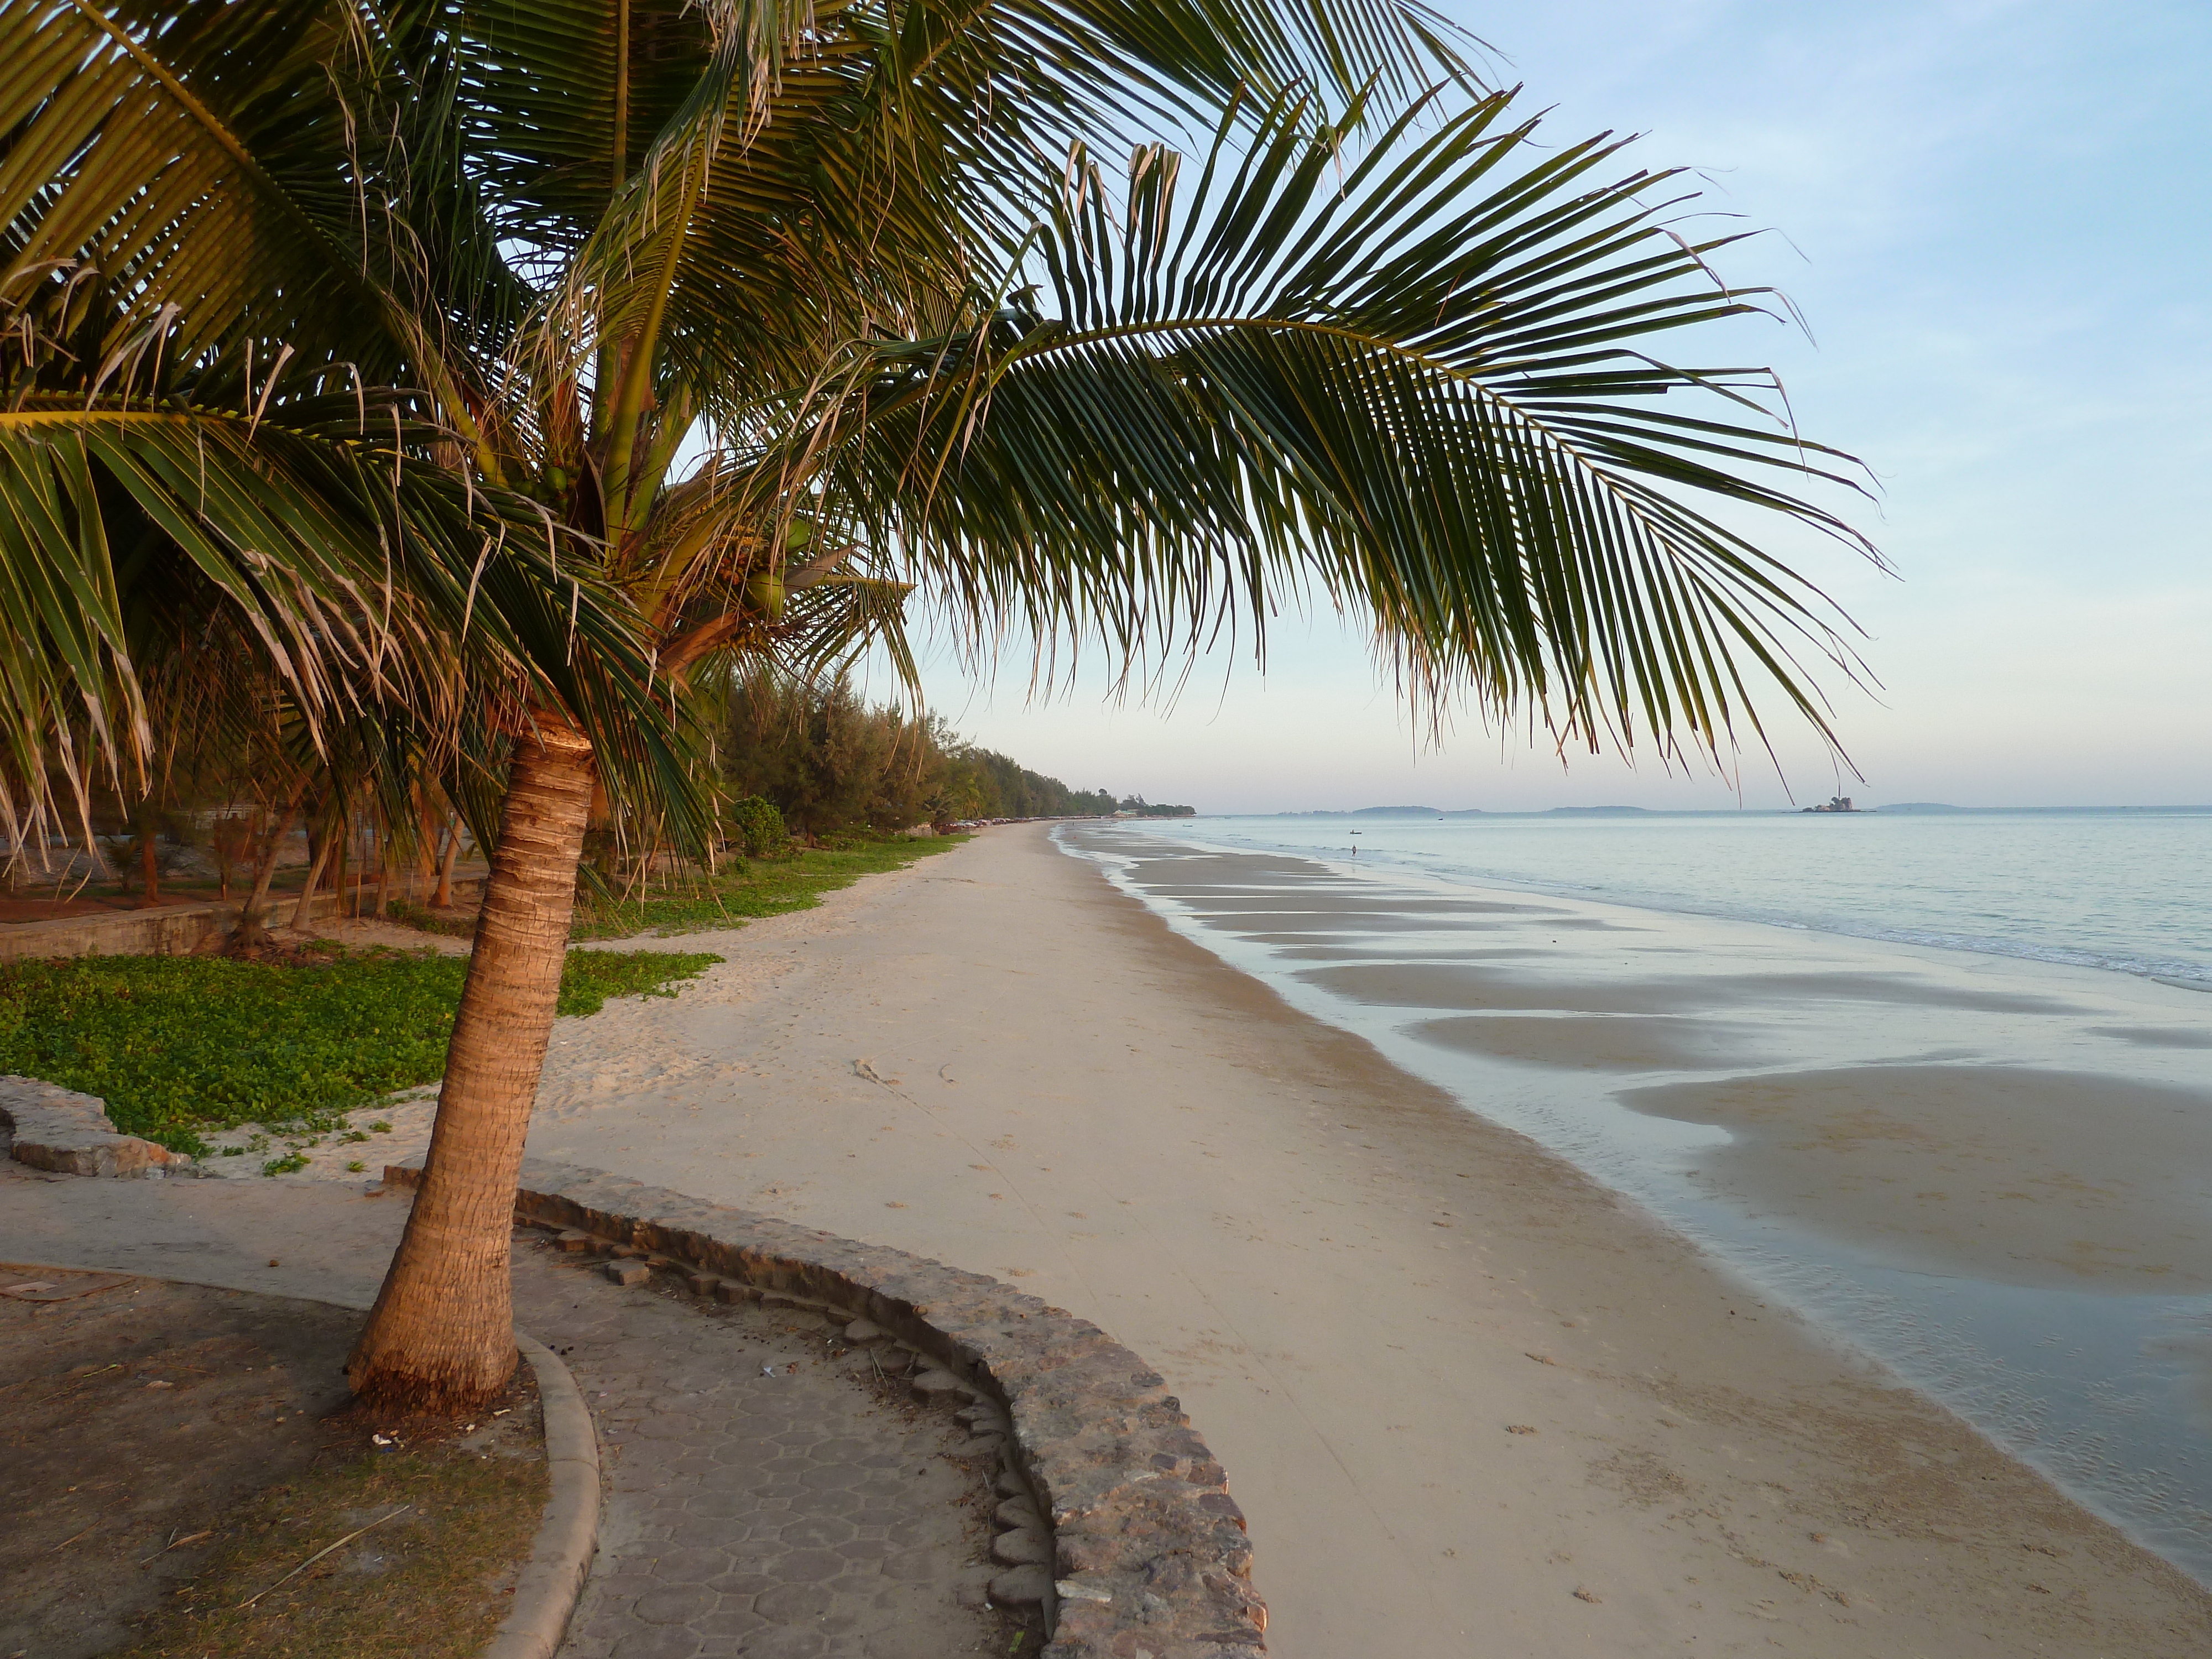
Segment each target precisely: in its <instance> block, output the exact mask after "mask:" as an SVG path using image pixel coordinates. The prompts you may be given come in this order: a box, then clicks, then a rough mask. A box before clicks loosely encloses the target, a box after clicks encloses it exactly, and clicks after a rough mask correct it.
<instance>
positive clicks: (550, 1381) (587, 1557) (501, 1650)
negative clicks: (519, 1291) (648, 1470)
mask: <svg viewBox="0 0 2212 1659" xmlns="http://www.w3.org/2000/svg"><path fill="white" fill-rule="evenodd" d="M514 1344H515V1346H517V1347H518V1348H520V1349H521V1350H522V1357H523V1358H525V1359H527V1360H528V1361H529V1362H530V1369H531V1370H532V1371H534V1372H536V1373H537V1376H538V1403H539V1405H540V1406H541V1407H543V1408H544V1416H545V1468H546V1473H547V1474H549V1475H550V1477H551V1489H550V1491H549V1492H547V1493H546V1495H545V1516H544V1519H543V1520H542V1521H540V1522H538V1542H537V1543H536V1545H534V1546H533V1547H532V1549H531V1552H530V1564H529V1565H527V1566H526V1567H524V1568H523V1570H522V1577H520V1579H518V1580H517V1581H516V1582H515V1586H514V1611H513V1612H512V1613H508V1614H507V1618H506V1620H505V1621H504V1622H502V1623H501V1626H500V1627H499V1631H498V1633H497V1634H495V1636H494V1637H493V1638H492V1639H491V1645H490V1646H489V1647H488V1648H486V1649H485V1650H483V1659H552V1656H553V1654H554V1653H555V1652H556V1650H558V1649H559V1647H560V1645H561V1644H562V1640H563V1639H564V1638H566V1637H567V1636H568V1620H569V1618H570V1616H571V1615H572V1614H574V1612H575V1611H576V1598H577V1597H579V1596H580V1595H582V1594H583V1593H584V1580H585V1579H586V1577H589V1576H590V1573H591V1571H592V1555H593V1553H595V1552H596V1551H597V1550H598V1548H599V1434H598V1432H597V1431H595V1430H594V1429H593V1428H592V1413H591V1410H590V1408H589V1407H586V1405H585V1404H584V1396H583V1394H582V1393H581V1391H580V1390H579V1389H577V1387H576V1379H575V1378H574V1377H573V1376H570V1375H569V1374H568V1367H567V1366H566V1365H564V1364H562V1363H561V1360H560V1357H559V1356H558V1355H556V1353H555V1352H553V1351H552V1350H551V1349H550V1348H549V1347H547V1346H545V1345H544V1343H543V1342H539V1341H538V1340H534V1339H533V1338H531V1337H527V1336H525V1335H523V1334H521V1333H520V1331H518V1332H516V1333H515V1336H514Z"/></svg>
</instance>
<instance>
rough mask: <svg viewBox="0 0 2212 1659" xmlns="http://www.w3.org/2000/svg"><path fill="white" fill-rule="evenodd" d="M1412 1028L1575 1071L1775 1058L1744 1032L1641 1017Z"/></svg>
mask: <svg viewBox="0 0 2212 1659" xmlns="http://www.w3.org/2000/svg"><path fill="white" fill-rule="evenodd" d="M1410 1029H1411V1030H1412V1031H1413V1035H1414V1036H1417V1037H1419V1038H1420V1039H1421V1041H1422V1042H1433V1043H1436V1044H1437V1045H1438V1046H1439V1047H1442V1048H1456V1049H1458V1050H1460V1051H1461V1052H1462V1053H1464V1054H1482V1055H1486V1056H1487V1057H1488V1058H1490V1059H1492V1060H1518V1061H1520V1062H1521V1063H1522V1064H1523V1065H1528V1066H1565V1067H1568V1068H1571V1069H1573V1070H1577V1071H1595V1072H1711V1071H1718V1070H1720V1069H1722V1068H1723V1067H1731V1066H1764V1065H1767V1064H1770V1063H1771V1062H1772V1061H1773V1060H1774V1059H1775V1058H1776V1056H1775V1055H1773V1054H1767V1053H1764V1052H1762V1051H1761V1049H1760V1048H1759V1045H1758V1043H1757V1042H1754V1041H1753V1036H1755V1034H1754V1033H1753V1032H1751V1031H1750V1030H1747V1029H1746V1028H1745V1027H1742V1026H1735V1025H1723V1024H1715V1023H1712V1022H1710V1021H1704V1020H1689V1019H1670V1018H1646V1017H1644V1016H1641V1015H1636V1014H1614V1015H1603V1014H1554V1015H1551V1016H1549V1017H1530V1016H1524V1015H1519V1014H1473V1015H1469V1016H1468V1017H1467V1018H1462V1019H1431V1020H1425V1021H1423V1022H1422V1023H1421V1024H1419V1025H1415V1026H1413V1027H1411V1028H1410Z"/></svg>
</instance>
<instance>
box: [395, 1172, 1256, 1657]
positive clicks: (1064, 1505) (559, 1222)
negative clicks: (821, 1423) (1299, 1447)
mask: <svg viewBox="0 0 2212 1659" xmlns="http://www.w3.org/2000/svg"><path fill="white" fill-rule="evenodd" d="M384 1174H385V1180H386V1182H387V1183H389V1184H390V1185H391V1186H392V1187H393V1188H401V1189H411V1188H414V1187H415V1186H416V1184H417V1183H418V1182H420V1180H421V1178H422V1167H421V1162H420V1160H419V1159H415V1160H410V1161H408V1162H405V1163H400V1164H387V1165H386V1168H385V1172H384ZM515 1214H516V1217H517V1218H518V1219H519V1220H522V1221H526V1222H533V1223H536V1224H538V1225H542V1226H549V1227H555V1228H573V1229H575V1230H577V1231H583V1232H588V1233H590V1234H592V1235H593V1236H595V1237H598V1238H599V1239H600V1240H601V1241H603V1242H605V1243H614V1244H619V1245H625V1246H628V1247H629V1250H628V1251H626V1252H625V1254H632V1253H638V1254H641V1255H643V1257H644V1260H643V1261H642V1262H641V1264H640V1265H641V1266H644V1267H648V1268H651V1267H660V1268H662V1269H664V1270H679V1269H680V1270H683V1271H684V1272H686V1273H687V1274H688V1275H689V1276H690V1277H692V1278H694V1279H696V1280H697V1281H698V1283H699V1284H700V1285H712V1286H713V1287H714V1294H716V1295H718V1296H726V1297H758V1296H763V1295H776V1296H781V1297H786V1298H788V1299H792V1300H796V1301H801V1302H810V1303H813V1304H823V1305H826V1306H827V1307H829V1308H832V1309H836V1310H840V1311H842V1314H843V1315H844V1316H846V1317H848V1318H850V1319H855V1320H865V1321H866V1322H868V1323H870V1324H871V1325H873V1326H875V1327H877V1328H878V1329H879V1331H880V1333H881V1334H884V1335H888V1336H889V1337H890V1338H893V1339H896V1340H897V1341H899V1342H901V1343H902V1344H904V1345H905V1346H908V1347H909V1348H911V1349H913V1350H915V1352H918V1353H921V1354H922V1355H925V1356H926V1357H927V1358H929V1359H930V1360H932V1361H933V1362H934V1364H935V1365H936V1366H937V1367H938V1368H939V1370H942V1371H943V1372H946V1373H949V1374H950V1375H949V1376H946V1377H945V1379H944V1383H945V1385H946V1386H949V1387H951V1388H954V1389H964V1390H965V1391H966V1392H968V1393H969V1394H971V1395H981V1396H984V1397H986V1398H987V1399H989V1400H990V1401H993V1402H994V1403H995V1404H996V1405H997V1406H998V1407H1000V1408H1001V1409H1002V1410H1003V1411H1004V1412H1005V1413H1006V1417H1007V1419H1009V1421H1010V1423H1011V1425H1012V1431H1013V1433H1012V1438H1011V1439H1010V1440H1009V1441H1008V1442H1007V1443H1006V1447H1005V1454H1004V1455H1005V1456H1006V1462H1007V1468H1008V1474H1009V1475H1010V1476H1011V1477H1012V1480H1014V1482H1016V1483H1017V1484H1018V1486H1019V1487H1020V1488H1021V1489H1023V1490H1024V1491H1025V1492H1026V1493H1027V1494H1029V1495H1030V1496H1032V1497H1033V1498H1035V1500H1036V1510H1037V1511H1038V1512H1039V1513H1040V1515H1041V1516H1042V1518H1043V1520H1044V1522H1045V1523H1046V1524H1047V1526H1048V1528H1049V1531H1050V1534H1051V1538H1050V1541H1051V1545H1052V1560H1053V1567H1054V1570H1053V1571H1050V1572H1049V1573H1047V1572H1045V1571H1042V1569H1041V1568H1024V1569H1020V1570H1019V1571H1022V1572H1025V1573H1034V1574H1036V1577H1037V1578H1038V1580H1039V1581H1040V1582H1039V1583H1037V1584H1036V1585H1035V1586H1034V1587H1033V1588H1031V1589H1030V1591H1029V1593H1028V1596H1027V1599H1029V1600H1030V1601H1036V1600H1037V1599H1038V1598H1039V1596H1040V1595H1041V1596H1042V1607H1043V1609H1044V1613H1045V1617H1046V1619H1047V1620H1048V1627H1049V1628H1050V1630H1051V1632H1052V1633H1051V1638H1050V1640H1049V1641H1048V1644H1047V1645H1046V1647H1045V1648H1044V1650H1043V1655H1042V1659H1133V1656H1135V1655H1137V1654H1139V1653H1144V1654H1148V1655H1151V1656H1153V1659H1200V1656H1203V1659H1260V1656H1261V1655H1263V1654H1264V1653H1265V1651H1266V1644H1265V1641H1264V1639H1263V1632H1265V1631H1266V1629H1267V1605H1266V1603H1265V1602H1263V1601H1261V1598H1260V1596H1259V1594H1258V1592H1257V1591H1255V1589H1253V1587H1252V1582H1251V1576H1252V1546H1251V1543H1250V1541H1249V1539H1248V1538H1247V1537H1246V1536H1245V1526H1244V1515H1243V1510H1240V1509H1239V1508H1238V1507H1237V1501H1236V1499H1234V1498H1231V1496H1230V1495H1229V1492H1228V1489H1227V1488H1228V1479H1227V1477H1226V1475H1225V1474H1224V1473H1223V1470H1222V1468H1221V1464H1220V1462H1219V1460H1218V1459H1217V1458H1216V1457H1215V1456H1214V1455H1213V1454H1212V1451H1210V1450H1209V1449H1207V1447H1206V1443H1205V1442H1204V1441H1203V1440H1201V1439H1200V1437H1198V1435H1197V1434H1196V1433H1195V1432H1194V1431H1193V1430H1192V1428H1191V1426H1190V1419H1188V1417H1186V1416H1184V1415H1183V1412H1182V1402H1181V1401H1178V1400H1176V1397H1175V1396H1174V1395H1171V1394H1170V1393H1168V1391H1167V1386H1166V1382H1165V1379H1164V1378H1163V1377H1162V1376H1160V1375H1159V1373H1158V1372H1157V1371H1155V1370H1152V1369H1151V1368H1150V1367H1149V1366H1147V1365H1146V1364H1145V1363H1144V1361H1143V1360H1141V1359H1140V1358H1138V1357H1137V1356H1136V1355H1135V1354H1134V1353H1132V1352H1130V1351H1129V1350H1128V1349H1127V1348H1125V1347H1123V1346H1121V1344H1120V1343H1118V1342H1115V1340H1113V1339H1112V1338H1111V1337H1109V1336H1108V1335H1107V1334H1106V1333H1105V1332H1103V1331H1102V1330H1100V1329H1099V1328H1097V1326H1096V1325H1093V1324H1092V1323H1091V1322H1090V1321H1088V1320H1085V1319H1079V1318H1077V1317H1076V1316H1074V1315H1073V1314H1071V1313H1069V1312H1067V1311H1066V1310H1065V1309H1061V1308H1055V1307H1052V1306H1049V1305H1048V1304H1046V1303H1044V1302H1042V1301H1041V1300H1039V1299H1038V1298H1037V1297H1033V1296H1025V1295H1024V1294H1022V1293H1021V1292H1019V1291H1015V1290H1013V1289H1012V1288H1011V1287H1009V1286H1007V1285H1003V1284H1001V1283H1000V1282H999V1281H998V1280H997V1279H990V1278H987V1277H986V1276H984V1275H983V1274H981V1273H966V1272H963V1271H962V1270H960V1269H958V1268H956V1267H946V1266H945V1265H944V1264H943V1263H942V1262H938V1261H929V1260H927V1259H926V1258H924V1257H921V1256H915V1255H908V1254H907V1253H906V1252H905V1251H903V1250H895V1249H889V1248H887V1247H884V1246H882V1245H875V1244H863V1243H857V1242H855V1241H854V1240H852V1239H847V1238H840V1237H837V1236H836V1235H835V1234H833V1233H826V1232H821V1231H817V1230H815V1229H813V1228H809V1227H800V1226H796V1225H793V1224H792V1223H790V1222H787V1221H779V1220H777V1219H775V1218H773V1217H769V1216H762V1215H756V1214H753V1213H751V1212H747V1211H744V1210H737V1209H732V1208H730V1207H729V1206H725V1205H720V1204H708V1203H704V1202H702V1201H701V1200H697V1199H693V1198H687V1197H685V1196H684V1194H680V1193H673V1192H670V1191H667V1190H666V1189H665V1188H655V1187H648V1186H646V1185H645V1184H644V1183H643V1182H636V1181H631V1180H629V1179H627V1178H624V1177H623V1176H612V1175H608V1174H606V1173H605V1172H603V1171H600V1170H588V1169H583V1168H580V1167H578V1166H575V1165H573V1164H555V1163H550V1162H545V1161H541V1160H538V1159H529V1160H526V1161H525V1163H524V1164H523V1167H522V1173H521V1179H520V1185H519V1188H518V1190H517V1192H516V1194H515ZM695 1288H696V1287H695ZM922 1382H923V1383H925V1384H926V1383H927V1379H926V1378H925V1379H922ZM1001 1490H1002V1491H1003V1490H1006V1488H1004V1487H1002V1488H1001ZM997 1593H998V1590H997V1589H996V1587H995V1585H994V1594H997ZM1010 1599H1019V1598H1015V1597H1012V1595H1011V1593H1010ZM501 1659H505V1656H504V1655H502V1656H501Z"/></svg>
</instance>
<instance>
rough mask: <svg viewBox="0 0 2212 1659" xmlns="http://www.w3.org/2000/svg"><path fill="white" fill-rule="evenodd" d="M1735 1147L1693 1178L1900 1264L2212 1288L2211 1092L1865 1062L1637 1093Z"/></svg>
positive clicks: (2090, 1077) (1710, 1156)
mask: <svg viewBox="0 0 2212 1659" xmlns="http://www.w3.org/2000/svg"><path fill="white" fill-rule="evenodd" d="M1616 1098H1618V1099H1619V1100H1620V1102H1621V1103H1623V1104H1624V1105H1626V1106H1628V1107H1631V1108H1632V1109H1634V1110H1636V1111H1638V1112H1642V1113H1644V1114H1646V1115H1650V1116H1653V1117H1664V1118H1671V1119H1674V1121H1677V1122H1682V1123H1705V1124H1712V1125H1716V1126H1717V1127H1722V1128H1724V1129H1726V1130H1728V1131H1729V1133H1730V1135H1731V1136H1733V1137H1734V1139H1732V1140H1731V1141H1730V1142H1729V1144H1728V1145H1727V1146H1717V1147H1714V1148H1711V1150H1709V1151H1707V1152H1704V1153H1702V1154H1700V1155H1699V1162H1698V1167H1697V1169H1696V1170H1694V1171H1693V1172H1692V1173H1693V1176H1694V1178H1695V1179H1696V1180H1697V1181H1698V1182H1699V1184H1700V1185H1702V1186H1704V1187H1705V1188H1706V1189H1707V1190H1708V1191H1710V1192H1712V1193H1714V1194H1717V1195H1718V1196H1721V1197H1724V1198H1727V1199H1729V1200H1734V1201H1735V1203H1737V1204H1739V1205H1741V1206H1744V1207H1745V1208H1747V1209H1748V1210H1749V1211H1751V1212H1753V1213H1754V1214H1769V1215H1775V1214H1778V1215H1781V1216H1784V1217H1787V1218H1789V1219H1790V1222H1791V1223H1792V1224H1794V1225H1799V1226H1802V1227H1805V1228H1808V1229H1809V1230H1811V1231H1814V1232H1817V1233H1820V1234H1824V1235H1826V1237H1830V1238H1832V1239H1833V1240H1836V1241H1837V1242H1838V1243H1843V1244H1845V1245H1848V1246H1851V1247H1853V1248H1856V1249H1861V1250H1863V1251H1866V1252H1868V1253H1869V1254H1872V1255H1875V1256H1877V1257H1881V1258H1883V1259H1887V1260H1888V1261H1893V1262H1895V1263H1897V1264H1899V1265H1900V1266H1906V1267H1916V1268H1921V1269H1931V1268H1932V1269H1934V1270H1936V1271H1950V1272H1955V1273H1968V1274H1972V1275H1973V1276H1975V1277H1977V1278H1981V1279H1990V1280H1993V1281H1995V1282H1996V1283H1999V1284H2009V1285H2045V1286H2057V1287H2065V1288H2071V1289H2096V1290H2102V1291H2126V1292H2140V1291H2168V1292H2175V1293H2179V1292H2185V1291H2198V1290H2202V1289H2204V1288H2205V1287H2207V1286H2208V1285H2212V1094H2207V1093H2205V1092H2203V1091H2197V1090H2191V1089H2179V1088H2162V1087H2159V1086H2155V1085H2148V1084H2142V1083H2134V1082H2130V1081H2128V1080H2126V1079H2120V1078H2113V1077H2106V1076H2101V1075H2099V1074H2097V1073H2086V1072H2058V1071H2038V1070H2030V1069H2027V1068H2025V1067H2018V1066H1840V1067H1837V1068H1834V1069H1831V1070H1825V1071H1817V1072H1792V1073H1779V1074H1774V1075H1769V1076H1765V1077H1748V1078H1734V1079H1728V1080H1726V1081H1722V1082H1708V1083H1679V1084H1668V1085H1662V1086H1659V1087H1656V1088H1646V1089H1630V1090H1625V1091H1622V1092H1621V1093H1620V1095H1618V1096H1617V1097H1616Z"/></svg>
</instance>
